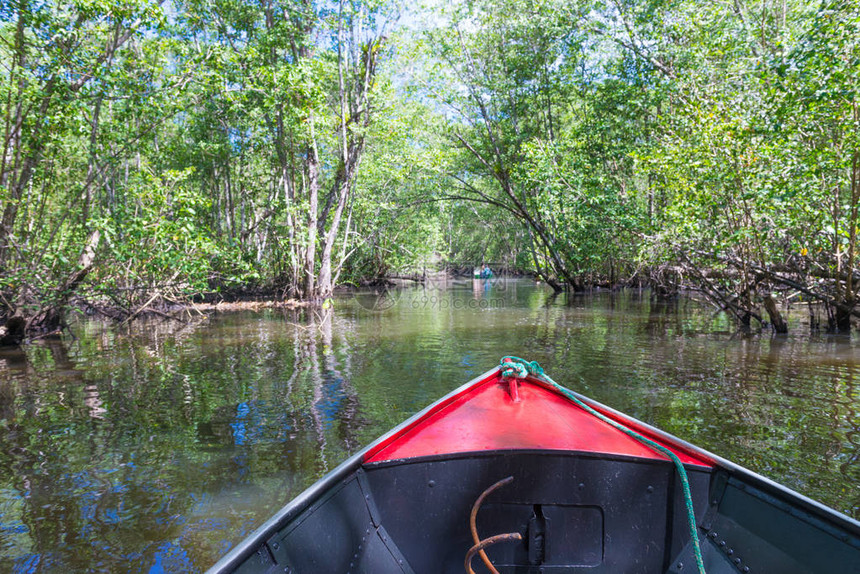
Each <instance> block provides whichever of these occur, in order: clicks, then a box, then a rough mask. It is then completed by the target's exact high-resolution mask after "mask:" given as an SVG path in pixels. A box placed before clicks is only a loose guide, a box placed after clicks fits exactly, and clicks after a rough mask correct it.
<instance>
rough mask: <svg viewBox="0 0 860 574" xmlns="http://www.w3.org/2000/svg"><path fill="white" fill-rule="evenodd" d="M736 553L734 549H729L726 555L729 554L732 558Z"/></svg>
mask: <svg viewBox="0 0 860 574" xmlns="http://www.w3.org/2000/svg"><path fill="white" fill-rule="evenodd" d="M734 553H735V551H734V549H732V548H729V549H728V550H726V554H728V555H729V556H731V555H732V554H734Z"/></svg>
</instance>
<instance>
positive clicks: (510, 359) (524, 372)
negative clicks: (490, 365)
mask: <svg viewBox="0 0 860 574" xmlns="http://www.w3.org/2000/svg"><path fill="white" fill-rule="evenodd" d="M499 368H500V369H501V371H502V377H503V378H508V377H516V378H517V379H524V378H526V377H527V376H529V375H532V376H535V377H543V368H542V367H541V366H540V364H538V362H537V361H526V360H525V359H521V358H519V357H514V356H507V357H502V361H501V363H499Z"/></svg>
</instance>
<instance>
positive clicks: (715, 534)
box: [708, 530, 717, 538]
mask: <svg viewBox="0 0 860 574" xmlns="http://www.w3.org/2000/svg"><path fill="white" fill-rule="evenodd" d="M708 536H710V537H711V538H716V537H717V533H716V532H714V531H713V530H712V531H711V532H709V533H708Z"/></svg>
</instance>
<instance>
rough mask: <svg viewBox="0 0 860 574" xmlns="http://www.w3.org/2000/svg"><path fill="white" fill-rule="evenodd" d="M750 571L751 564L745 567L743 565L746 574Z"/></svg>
mask: <svg viewBox="0 0 860 574" xmlns="http://www.w3.org/2000/svg"><path fill="white" fill-rule="evenodd" d="M749 571H750V567H749V566H744V567H743V572H744V574H746V573H747V572H749Z"/></svg>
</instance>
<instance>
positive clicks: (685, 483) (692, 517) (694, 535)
mask: <svg viewBox="0 0 860 574" xmlns="http://www.w3.org/2000/svg"><path fill="white" fill-rule="evenodd" d="M499 368H500V370H501V374H502V377H516V378H518V379H523V378H525V377H527V376H528V375H532V376H533V377H535V378H537V379H540V380H542V381H544V382H545V383H547V384H549V385H550V386H552V387H553V388H554V389H556V390H557V391H558V392H560V393H561V394H563V395H564V396H565V397H567V398H568V399H570V400H571V401H572V402H574V403H575V404H576V405H577V406H579V407H581V408H582V409H584V410H585V411H587V412H588V413H589V414H591V415H593V416H595V417H597V418H598V419H600V420H602V421H603V422H605V423H607V424H609V425H612V426H613V427H615V428H616V429H618V430H620V431H621V432H623V433H624V434H626V435H627V436H629V437H632V438H634V439H636V440H637V441H639V442H641V443H642V444H644V445H645V446H648V447H650V448H652V449H654V450H656V451H658V452H660V453H662V454H664V455H666V456H667V457H669V459H671V461H672V462H673V463H674V464H675V469H676V470H677V471H678V477H679V478H680V479H681V488H682V489H683V491H684V504H686V506H687V523H688V525H689V527H690V538H691V539H692V542H693V554H694V555H695V556H696V566H697V567H698V569H699V574H706V573H705V563H704V560H703V559H702V549H701V547H700V546H699V535H698V531H697V530H696V512H695V510H693V496H692V494H690V481H689V480H688V479H687V471H686V470H685V469H684V463H682V462H681V459H680V458H678V455H676V454H675V453H674V452H672V451H671V450H669V449H668V448H666V447H665V446H663V445H662V444H659V443H656V442H654V441H653V440H651V439H649V438H647V437H645V436H642V435H641V434H639V433H638V432H636V431H635V430H633V429H630V428H627V427H626V426H624V425H623V424H621V423H619V422H618V421H614V420H612V419H610V418H609V417H607V416H606V415H604V414H602V413H599V412H597V411H596V410H594V409H593V408H591V407H590V406H588V405H587V404H585V403H584V402H582V401H581V400H579V399H578V398H577V397H576V395H574V394H573V393H572V392H571V391H569V390H568V389H566V388H564V387H562V386H561V385H559V384H558V383H556V382H555V381H553V380H552V379H551V378H550V377H549V375H547V374H546V373H544V371H543V368H541V366H540V365H539V364H538V362H537V361H526V360H525V359H521V358H519V357H513V356H506V357H502V361H501V364H500V365H499Z"/></svg>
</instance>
